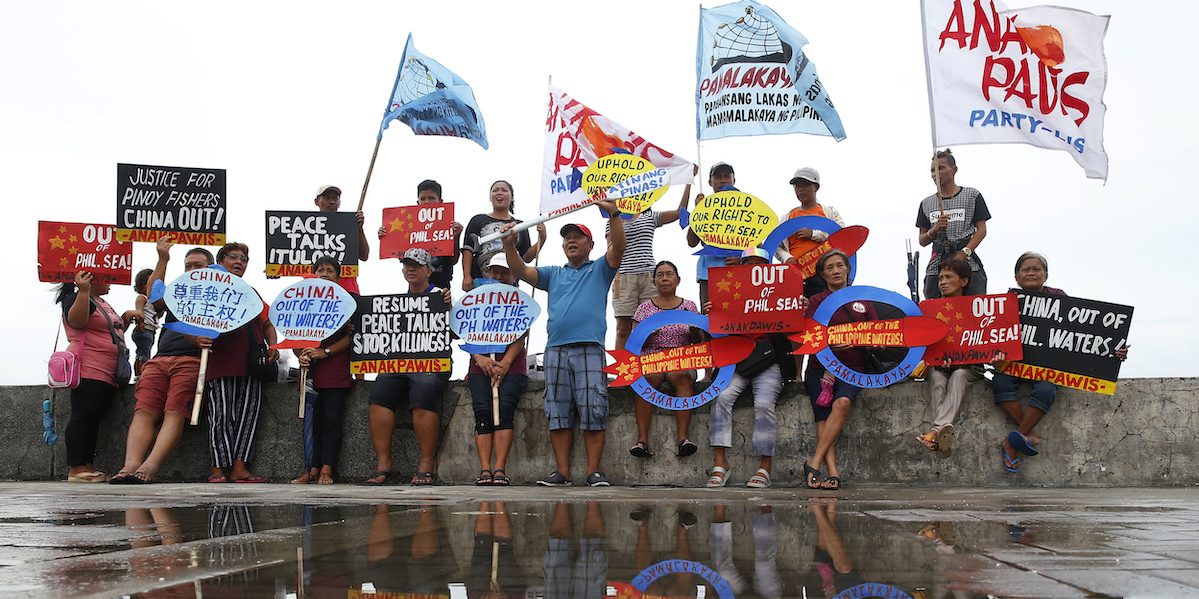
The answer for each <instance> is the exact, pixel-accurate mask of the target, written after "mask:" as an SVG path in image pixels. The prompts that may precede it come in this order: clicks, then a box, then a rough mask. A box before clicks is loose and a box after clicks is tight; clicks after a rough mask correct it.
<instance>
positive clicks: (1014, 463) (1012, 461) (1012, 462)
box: [999, 447, 1020, 472]
mask: <svg viewBox="0 0 1199 599" xmlns="http://www.w3.org/2000/svg"><path fill="white" fill-rule="evenodd" d="M999 455H1000V456H1001V457H1003V469H1004V470H1007V471H1008V472H1019V471H1020V458H1009V457H1008V456H1007V453H1005V452H1004V451H1003V448H1002V447H1000V448H999Z"/></svg>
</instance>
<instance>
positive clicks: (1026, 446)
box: [1007, 431, 1040, 456]
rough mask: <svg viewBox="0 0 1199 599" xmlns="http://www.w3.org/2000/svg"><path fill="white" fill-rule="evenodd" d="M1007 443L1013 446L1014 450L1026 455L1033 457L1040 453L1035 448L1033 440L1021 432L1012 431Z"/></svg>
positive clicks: (1008, 435)
mask: <svg viewBox="0 0 1199 599" xmlns="http://www.w3.org/2000/svg"><path fill="white" fill-rule="evenodd" d="M1007 442H1008V444H1010V445H1011V446H1012V449H1015V450H1016V451H1018V452H1020V453H1022V454H1024V455H1029V456H1032V455H1037V454H1038V453H1040V452H1039V451H1037V450H1036V449H1034V448H1033V446H1032V440H1031V439H1029V438H1028V435H1025V434H1023V433H1021V432H1020V431H1012V432H1010V433H1008V434H1007Z"/></svg>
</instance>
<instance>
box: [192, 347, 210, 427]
mask: <svg viewBox="0 0 1199 599" xmlns="http://www.w3.org/2000/svg"><path fill="white" fill-rule="evenodd" d="M211 351H212V350H210V349H209V348H207V347H205V348H204V349H201V350H200V376H199V378H198V379H197V380H196V399H195V400H194V401H192V426H196V425H197V424H200V402H201V401H203V399H204V373H205V372H207V371H208V354H209V352H211Z"/></svg>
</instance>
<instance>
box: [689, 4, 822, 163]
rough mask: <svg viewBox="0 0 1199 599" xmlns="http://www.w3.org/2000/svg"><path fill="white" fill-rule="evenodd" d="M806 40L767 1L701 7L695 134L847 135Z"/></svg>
mask: <svg viewBox="0 0 1199 599" xmlns="http://www.w3.org/2000/svg"><path fill="white" fill-rule="evenodd" d="M807 43H808V40H807V38H806V37H804V35H803V34H802V33H800V32H799V31H797V30H795V29H793V28H791V26H789V25H788V24H787V22H786V21H784V20H783V18H782V17H780V16H779V15H778V13H776V12H774V11H773V10H771V9H770V7H768V6H765V5H762V4H758V3H757V2H754V1H753V0H743V1H742V2H737V3H733V4H725V5H723V6H717V7H715V8H703V7H701V8H700V9H699V46H698V49H697V52H696V57H695V58H696V65H695V67H696V89H695V101H696V110H695V129H696V139H701V140H702V139H719V138H722V137H729V136H732V135H768V134H784V133H810V134H813V135H831V136H833V137H834V138H836V139H837V140H838V141H840V140H842V139H845V128H844V127H842V126H841V117H840V116H838V115H837V110H836V109H835V108H834V107H833V102H832V100H830V99H829V97H828V91H827V89H826V88H825V87H824V84H823V83H821V81H820V78H819V77H817V75H816V65H815V64H814V63H813V62H812V61H811V60H808V57H807V56H806V55H804V52H803V47H804V46H805V45H807Z"/></svg>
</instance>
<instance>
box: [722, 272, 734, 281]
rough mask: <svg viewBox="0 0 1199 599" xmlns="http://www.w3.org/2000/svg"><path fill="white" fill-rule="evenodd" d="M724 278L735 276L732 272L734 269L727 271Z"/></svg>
mask: <svg viewBox="0 0 1199 599" xmlns="http://www.w3.org/2000/svg"><path fill="white" fill-rule="evenodd" d="M724 278H726V279H731V278H733V273H732V271H729V272H726V273H724Z"/></svg>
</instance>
